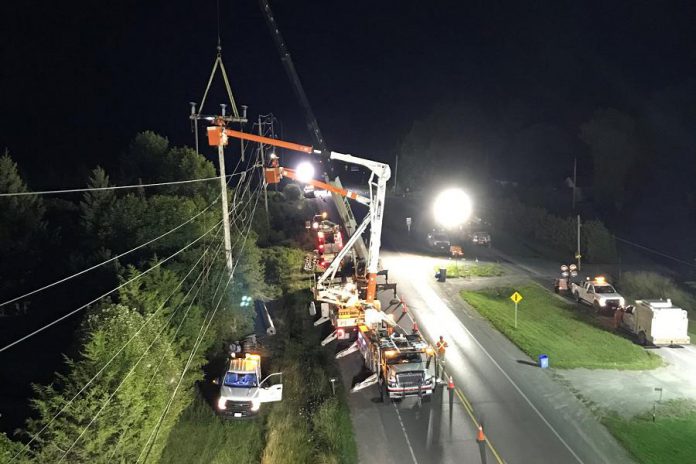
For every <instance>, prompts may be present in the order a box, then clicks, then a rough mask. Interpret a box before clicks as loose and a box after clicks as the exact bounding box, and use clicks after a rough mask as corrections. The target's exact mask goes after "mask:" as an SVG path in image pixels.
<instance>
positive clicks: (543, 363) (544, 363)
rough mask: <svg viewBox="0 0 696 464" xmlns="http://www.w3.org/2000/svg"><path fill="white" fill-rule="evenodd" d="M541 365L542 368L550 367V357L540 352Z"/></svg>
mask: <svg viewBox="0 0 696 464" xmlns="http://www.w3.org/2000/svg"><path fill="white" fill-rule="evenodd" d="M539 367H541V368H542V369H548V368H549V357H548V356H547V355H545V354H540V355H539Z"/></svg>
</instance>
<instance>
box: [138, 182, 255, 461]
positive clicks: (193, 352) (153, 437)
mask: <svg viewBox="0 0 696 464" xmlns="http://www.w3.org/2000/svg"><path fill="white" fill-rule="evenodd" d="M260 197H261V196H260V195H257V197H256V203H255V204H254V212H255V211H256V207H257V206H258V203H259V198H260ZM253 217H254V215H253V213H252V215H251V217H250V219H249V226H248V228H247V233H246V236H245V238H244V242H243V243H242V252H243V250H244V248H245V246H246V243H247V238H248V236H249V232H250V231H251V224H252V222H253ZM240 254H241V253H240ZM238 265H239V260H236V262H235V266H234V269H233V271H232V273H231V274H230V276H229V278H228V279H227V282H226V283H225V289H227V287H228V286H229V284H230V282H231V281H232V279H233V278H234V271H236V269H237V266H238ZM225 289H223V294H222V295H220V298H219V299H218V302H217V305H216V306H215V309H214V310H213V311H212V314H211V316H210V319H208V324H207V325H206V324H205V319H204V320H203V325H201V330H200V331H199V336H198V338H197V339H196V341H195V343H194V345H193V348H192V350H191V353H190V354H189V358H188V360H187V362H186V365H185V366H184V370H183V372H182V373H181V376H179V381H178V382H177V384H176V387H175V388H174V391H173V393H172V396H171V397H170V398H169V401H168V402H167V405H166V406H165V408H164V410H163V411H162V414H161V415H160V418H159V420H158V421H157V424H156V425H155V427H154V428H153V430H152V432H151V433H150V437H148V440H147V442H146V443H145V446H144V447H143V449H142V451H141V452H140V455H139V456H138V459H137V460H136V461H135V462H136V464H137V463H138V462H140V458H141V456H142V455H143V453H144V452H145V449H148V451H147V454H146V455H145V460H147V456H148V455H149V453H150V451H151V450H152V446H153V445H154V443H155V441H156V440H157V434H158V433H159V428H160V426H161V424H162V421H163V420H164V417H165V416H166V414H167V412H168V411H169V408H170V407H171V405H172V403H173V402H174V398H175V397H176V394H177V392H178V390H179V387H180V386H181V382H182V381H183V379H184V376H185V375H186V372H187V371H188V369H189V367H190V366H191V362H192V361H193V358H194V357H195V355H196V352H197V351H198V348H199V347H200V345H201V342H202V341H203V337H205V334H206V333H207V332H208V329H210V324H211V323H212V321H213V318H215V314H217V310H218V309H219V308H220V303H221V302H222V299H223V298H224V296H225V295H224V291H225ZM204 326H205V330H204V329H203V328H204ZM151 441H152V444H150V442H151ZM148 445H149V448H148Z"/></svg>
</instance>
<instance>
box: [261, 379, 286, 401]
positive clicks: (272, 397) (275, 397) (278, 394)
mask: <svg viewBox="0 0 696 464" xmlns="http://www.w3.org/2000/svg"><path fill="white" fill-rule="evenodd" d="M274 376H279V377H280V382H281V383H277V384H274V385H271V384H270V382H269V379H270V378H271V377H274ZM282 381H283V374H282V373H281V372H276V373H275V374H271V375H269V376H268V377H266V378H265V379H264V380H263V382H261V387H260V388H259V389H258V395H257V398H258V399H259V401H260V402H261V403H274V402H276V401H282V400H283V383H282Z"/></svg>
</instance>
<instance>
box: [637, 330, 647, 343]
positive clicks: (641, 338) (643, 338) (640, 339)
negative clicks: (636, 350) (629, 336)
mask: <svg viewBox="0 0 696 464" xmlns="http://www.w3.org/2000/svg"><path fill="white" fill-rule="evenodd" d="M638 344H639V345H640V346H645V345H647V344H648V338H647V337H646V336H645V332H643V331H642V330H641V331H640V332H638Z"/></svg>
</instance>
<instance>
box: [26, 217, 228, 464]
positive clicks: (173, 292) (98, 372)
mask: <svg viewBox="0 0 696 464" xmlns="http://www.w3.org/2000/svg"><path fill="white" fill-rule="evenodd" d="M220 230H221V228H220V227H218V232H217V234H219V233H220ZM208 249H210V246H208V248H207V249H206V250H205V251H203V253H202V254H201V256H200V258H198V261H196V263H194V265H193V266H192V267H191V269H190V270H189V272H188V273H187V274H186V275H185V276H184V277H183V278H182V279H181V281H180V282H179V284H178V285H177V286H176V288H175V289H174V290H173V291H172V292H171V293H170V294H169V296H168V297H167V298H166V299H165V300H164V301H163V302H162V304H161V305H160V306H159V307H158V308H157V310H155V311H154V312H153V313H152V314H151V315H150V317H148V318H147V320H146V321H145V322H144V323H143V325H142V326H141V327H140V328H139V329H138V330H137V331H136V332H135V334H133V336H131V338H129V339H128V340H127V341H126V343H124V344H123V345H122V346H121V348H119V349H118V350H117V351H116V353H114V354H113V356H111V358H110V359H109V360H108V361H107V362H106V363H105V364H104V365H103V366H102V368H101V369H99V371H97V373H96V374H94V375H93V376H92V378H90V379H89V381H87V382H86V383H85V384H84V385H83V386H82V388H80V390H79V391H78V392H77V393H76V394H75V395H74V396H73V397H72V398H70V400H68V401H67V403H65V405H63V407H62V408H61V409H60V411H58V412H57V413H56V414H55V415H54V416H53V417H52V418H51V420H50V421H49V422H48V423H47V424H46V425H44V426H43V427H42V428H41V430H39V431H38V432H37V433H36V434H34V435H33V436H32V438H31V440H29V442H28V443H27V444H25V445H24V447H23V448H22V449H21V450H20V451H19V453H17V454H16V455H15V456H14V458H13V460H14V459H16V458H17V457H18V456H19V455H20V454H21V453H23V452H24V451H25V450H27V449H28V448H29V446H30V445H31V443H32V442H34V440H36V439H37V438H38V437H39V436H40V435H41V434H42V433H43V432H44V431H45V430H46V429H47V428H48V427H50V426H51V424H53V422H55V420H56V419H57V418H58V416H60V415H61V414H62V413H63V412H65V410H66V409H67V408H68V407H69V406H70V405H71V404H72V403H73V402H74V401H75V399H76V398H77V397H78V396H80V395H81V394H82V392H84V391H85V390H86V389H87V387H89V386H90V385H91V384H92V382H94V380H96V378H97V377H99V376H100V375H101V374H102V372H104V371H105V370H106V368H107V367H109V365H111V363H112V362H113V361H114V359H116V357H118V355H119V354H121V353H122V352H123V350H125V349H126V347H127V346H128V345H129V344H130V343H131V342H132V341H133V340H135V338H136V337H137V336H138V335H139V334H140V332H141V331H142V330H143V329H144V328H145V326H146V325H147V324H149V323H150V321H151V320H152V319H153V318H154V317H155V316H156V315H157V314H158V313H159V312H160V310H161V309H162V308H164V306H165V305H166V304H167V302H168V301H169V300H170V299H171V297H172V296H173V295H174V294H175V293H176V291H177V290H178V289H179V288H180V287H181V285H182V284H183V283H184V281H185V280H186V279H187V278H188V276H189V275H190V274H191V272H193V269H195V268H196V266H198V263H199V262H200V261H201V260H202V259H203V257H204V256H205V254H206V253H207V251H208ZM218 250H219V248H218ZM203 272H205V268H204V269H203V270H201V272H200V273H199V274H198V277H197V278H196V280H195V281H194V283H193V284H192V286H191V289H193V287H194V286H195V285H196V282H198V280H199V279H200V277H201V276H202V275H203ZM191 289H190V290H191ZM190 290H189V292H188V293H187V294H186V295H185V296H184V298H182V299H181V301H180V302H179V305H178V306H177V307H176V309H174V311H172V314H171V316H170V319H169V320H170V321H171V319H172V318H173V317H174V315H175V314H176V312H177V311H178V309H179V308H180V307H181V305H182V304H183V302H184V301H186V298H187V297H188V295H189V294H190ZM167 322H169V321H167ZM165 326H166V325H165Z"/></svg>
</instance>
